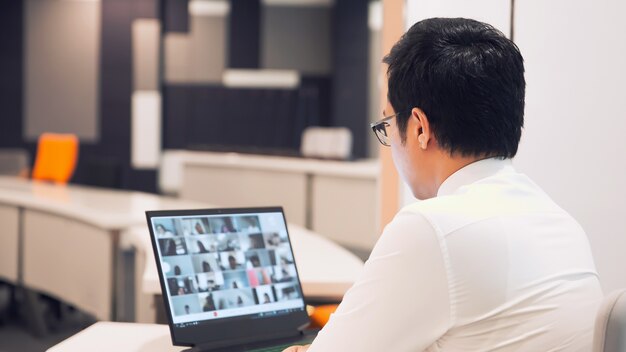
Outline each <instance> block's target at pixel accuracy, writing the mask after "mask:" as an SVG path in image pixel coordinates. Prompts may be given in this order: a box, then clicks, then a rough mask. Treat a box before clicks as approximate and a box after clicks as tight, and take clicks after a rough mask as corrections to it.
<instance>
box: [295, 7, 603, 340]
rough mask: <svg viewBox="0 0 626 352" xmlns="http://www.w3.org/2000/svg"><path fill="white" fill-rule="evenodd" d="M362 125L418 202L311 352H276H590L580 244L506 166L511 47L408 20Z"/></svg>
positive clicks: (594, 290)
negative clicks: (375, 116) (380, 113)
mask: <svg viewBox="0 0 626 352" xmlns="http://www.w3.org/2000/svg"><path fill="white" fill-rule="evenodd" d="M384 62H385V63H387V64H388V65H389V67H388V78H389V80H388V81H389V83H388V103H387V105H386V108H385V111H384V115H386V117H385V118H384V119H383V120H381V121H379V122H378V123H375V124H373V126H372V127H373V129H374V131H375V132H376V133H377V136H378V137H379V140H380V142H381V143H383V144H384V145H389V146H391V149H392V155H393V159H394V163H395V166H396V168H397V169H398V171H399V173H400V175H401V176H402V178H403V179H404V181H405V182H406V183H407V184H408V185H409V187H410V188H411V190H412V192H413V194H414V195H415V196H416V197H417V198H420V199H423V200H424V201H422V202H418V203H416V204H412V205H409V206H407V207H405V208H404V209H402V210H401V211H400V212H399V213H398V214H397V215H396V217H395V218H394V219H393V221H391V223H389V224H388V225H387V226H386V228H385V230H384V231H383V234H382V235H381V237H380V239H379V241H378V243H377V244H376V246H375V247H374V250H373V251H372V254H371V256H370V258H369V260H368V261H367V263H366V264H365V267H364V270H363V274H362V276H361V277H360V278H359V279H358V280H357V281H356V283H355V284H354V286H353V287H352V288H351V289H350V290H349V291H348V292H347V293H346V295H345V297H344V299H343V301H342V303H341V304H340V306H339V307H338V309H337V311H336V312H335V314H334V315H333V316H332V318H331V319H330V321H329V322H328V324H327V325H326V326H325V327H324V329H323V330H322V331H321V332H320V334H319V335H318V336H317V338H316V340H315V341H314V342H313V344H312V345H311V346H310V347H309V346H305V347H291V348H290V349H288V351H306V350H307V349H308V352H318V351H424V350H426V351H495V350H497V351H512V350H515V351H533V352H536V351H590V350H591V339H592V330H593V323H594V317H595V313H596V309H597V307H598V305H599V303H600V301H601V299H602V292H601V289H600V285H599V282H598V277H597V273H596V269H595V266H594V263H593V259H592V256H591V251H590V248H589V245H588V241H587V238H586V235H585V233H584V231H583V230H582V228H581V227H580V226H579V225H578V223H576V221H575V220H574V219H573V218H572V217H570V216H569V215H568V214H567V213H566V212H565V211H564V210H562V209H561V208H559V207H558V206H557V205H556V204H555V203H554V202H553V201H552V200H551V199H550V198H549V197H548V196H547V195H546V194H545V193H543V191H542V190H541V189H540V188H539V187H538V186H537V185H535V184H534V183H533V182H532V181H531V180H530V179H528V178H527V177H526V176H525V175H523V174H520V173H518V172H516V171H515V170H514V168H513V166H512V163H511V161H510V159H511V158H513V157H514V156H515V154H516V152H517V147H518V143H519V140H520V136H521V130H522V126H523V112H524V91H525V81H524V66H523V59H522V56H521V54H520V53H519V50H518V48H517V46H516V45H515V44H514V43H513V42H511V41H510V40H508V39H507V38H506V37H504V35H502V33H500V32H499V31H497V30H495V29H494V28H493V27H491V26H489V25H487V24H484V23H480V22H477V21H473V20H468V19H460V18H457V19H444V18H435V19H429V20H424V21H421V22H419V23H417V24H415V25H414V26H413V27H412V28H411V29H410V30H409V31H408V32H407V33H406V34H405V35H404V36H403V37H402V38H401V39H400V40H399V41H398V43H396V45H395V46H394V47H393V49H392V50H391V52H390V53H389V55H388V56H387V57H386V58H385V60H384Z"/></svg>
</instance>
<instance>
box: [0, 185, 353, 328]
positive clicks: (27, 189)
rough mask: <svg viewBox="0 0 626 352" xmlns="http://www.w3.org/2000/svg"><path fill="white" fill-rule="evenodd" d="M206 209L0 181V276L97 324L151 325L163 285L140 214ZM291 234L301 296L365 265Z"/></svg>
mask: <svg viewBox="0 0 626 352" xmlns="http://www.w3.org/2000/svg"><path fill="white" fill-rule="evenodd" d="M208 207H211V206H210V205H207V204H206V203H200V202H196V201H188V200H181V199H176V198H171V197H163V196H157V195H153V194H145V193H140V192H129V191H117V190H106V189H101V188H91V187H83V186H75V185H53V184H46V183H39V182H32V181H28V180H22V179H17V178H12V177H0V221H2V224H3V227H4V228H3V231H2V236H0V264H2V266H0V278H4V279H6V280H8V281H9V282H15V283H17V284H19V285H24V286H25V287H27V288H30V289H33V290H35V291H38V292H42V293H46V294H49V295H52V296H54V297H57V298H60V299H62V300H64V301H66V302H68V303H70V304H72V305H75V306H77V307H78V308H80V309H82V310H84V311H86V312H88V313H91V314H93V315H95V316H96V318H98V319H100V320H118V321H135V320H139V321H145V322H151V321H154V320H153V319H154V315H153V314H152V313H151V307H150V306H151V304H152V299H147V298H148V297H150V298H151V295H152V294H154V293H155V292H156V293H160V287H159V286H158V277H157V275H156V266H155V263H154V256H153V254H152V246H151V244H150V239H149V233H148V228H147V226H146V218H145V211H146V210H164V209H193V208H208ZM289 230H290V234H291V235H292V240H293V241H292V242H293V248H294V254H295V259H296V262H297V264H298V269H299V272H300V275H301V278H302V283H303V286H304V287H303V290H304V293H305V295H308V296H311V297H320V298H331V299H339V298H341V296H343V293H344V292H345V291H346V290H347V288H348V287H349V286H351V285H352V283H353V282H354V280H355V279H356V277H357V275H358V273H359V272H360V270H361V268H362V266H363V262H362V261H361V260H360V259H358V258H357V257H356V256H354V255H353V254H352V253H350V252H348V251H346V250H345V249H343V248H341V247H340V246H338V245H336V244H335V243H333V242H331V241H329V240H327V239H325V238H323V237H321V236H319V235H317V234H316V233H313V232H311V231H308V230H306V229H304V228H302V227H300V226H297V225H294V224H292V223H290V224H289ZM135 250H136V253H135ZM128 252H132V253H133V254H136V255H134V256H133V255H131V256H126V255H125V254H126V253H128ZM128 268H130V269H131V270H129V269H128ZM144 268H145V269H146V270H144ZM144 277H148V279H147V280H145V279H144ZM129 283H134V284H133V285H130V286H129ZM143 283H145V285H146V286H145V287H146V288H147V291H146V289H145V288H144V285H143ZM131 296H132V297H131Z"/></svg>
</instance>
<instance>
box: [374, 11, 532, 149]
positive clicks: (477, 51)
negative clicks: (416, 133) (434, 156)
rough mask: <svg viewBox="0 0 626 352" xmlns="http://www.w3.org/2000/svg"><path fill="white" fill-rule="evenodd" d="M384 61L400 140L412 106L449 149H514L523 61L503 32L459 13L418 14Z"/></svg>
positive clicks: (521, 117)
mask: <svg viewBox="0 0 626 352" xmlns="http://www.w3.org/2000/svg"><path fill="white" fill-rule="evenodd" d="M383 62H385V63H386V64H388V65H389V68H388V70H387V75H388V79H389V80H388V82H389V83H388V99H389V102H390V103H391V106H392V107H393V109H394V110H395V112H396V113H400V114H399V115H398V116H397V117H396V121H397V125H398V128H399V131H400V136H401V138H402V142H403V143H404V142H405V141H406V128H407V122H408V119H409V116H410V111H411V109H412V108H414V107H418V108H420V109H422V110H423V111H424V113H425V114H426V116H427V117H428V121H429V122H430V126H431V129H432V131H433V133H434V135H435V138H436V139H437V142H438V143H439V145H440V146H441V147H442V148H443V149H445V150H447V151H449V152H450V153H451V154H457V153H458V154H460V155H463V156H498V157H502V158H512V157H513V156H515V154H516V153H517V146H518V144H519V140H520V137H521V134H522V127H523V125H524V91H525V87H526V82H525V80H524V62H523V58H522V55H521V54H520V52H519V49H518V48H517V46H516V45H515V43H513V42H512V41H511V40H509V39H508V38H506V37H505V36H504V34H502V32H500V31H498V30H497V29H495V28H493V27H492V26H491V25H488V24H486V23H482V22H478V21H475V20H471V19H465V18H431V19H427V20H423V21H420V22H417V23H416V24H414V25H413V26H412V27H411V29H409V30H408V31H407V32H406V33H405V34H404V35H403V36H402V38H400V40H399V41H398V42H397V43H396V44H395V45H394V46H393V48H392V49H391V52H390V53H389V54H388V55H387V56H386V57H385V58H384V59H383Z"/></svg>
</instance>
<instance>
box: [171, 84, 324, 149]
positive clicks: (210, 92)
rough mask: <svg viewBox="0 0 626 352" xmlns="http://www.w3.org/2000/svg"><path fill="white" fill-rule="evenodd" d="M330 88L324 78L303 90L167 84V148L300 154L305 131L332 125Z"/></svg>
mask: <svg viewBox="0 0 626 352" xmlns="http://www.w3.org/2000/svg"><path fill="white" fill-rule="evenodd" d="M329 86H330V79H328V78H320V77H308V78H304V79H303V81H302V87H301V88H299V89H236V88H225V87H221V86H218V85H167V86H166V87H165V88H164V90H163V99H164V104H165V109H164V126H165V128H164V146H165V147H166V148H191V149H209V150H229V151H243V152H255V151H256V152H260V153H284V154H296V153H297V152H298V150H299V148H300V138H301V134H302V131H303V130H304V128H306V127H308V126H312V125H328V123H329V121H328V120H327V119H325V118H322V116H328V115H327V112H328V111H329V110H330V102H329V94H328V93H327V92H328V91H329V89H328V87H329Z"/></svg>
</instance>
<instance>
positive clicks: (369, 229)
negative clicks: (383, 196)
mask: <svg viewBox="0 0 626 352" xmlns="http://www.w3.org/2000/svg"><path fill="white" fill-rule="evenodd" d="M164 160H166V162H165V166H164V168H163V170H161V171H163V172H162V176H161V180H160V184H161V185H165V188H167V190H169V191H172V192H178V193H179V194H180V196H181V197H182V198H185V199H194V200H199V201H203V202H207V203H211V204H221V205H223V206H240V205H246V206H259V205H282V206H283V207H284V208H285V214H286V216H287V220H288V221H289V222H290V223H293V224H297V225H300V226H303V227H305V228H308V229H310V230H313V231H315V232H317V233H321V234H323V235H324V236H326V237H328V238H330V239H332V240H333V241H335V242H337V243H339V244H342V245H346V246H348V247H351V248H357V249H360V250H363V251H369V250H371V248H372V247H373V246H374V244H375V242H376V240H377V239H378V235H379V228H380V226H379V219H378V203H379V202H378V175H379V173H380V170H379V169H380V165H379V162H378V160H374V159H370V160H362V161H330V160H317V159H306V158H295V157H280V156H265V155H251V154H238V153H217V152H199V151H179V150H170V151H165V153H164Z"/></svg>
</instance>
